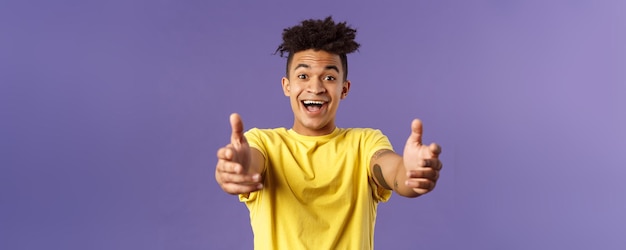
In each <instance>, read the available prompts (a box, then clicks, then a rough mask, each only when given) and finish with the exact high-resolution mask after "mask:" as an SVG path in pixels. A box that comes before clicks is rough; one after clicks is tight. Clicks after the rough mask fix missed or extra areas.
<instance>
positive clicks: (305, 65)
mask: <svg viewBox="0 0 626 250" xmlns="http://www.w3.org/2000/svg"><path fill="white" fill-rule="evenodd" d="M310 67H311V66H309V65H308V64H304V63H300V64H298V66H296V67H295V68H294V70H296V69H298V68H310Z"/></svg>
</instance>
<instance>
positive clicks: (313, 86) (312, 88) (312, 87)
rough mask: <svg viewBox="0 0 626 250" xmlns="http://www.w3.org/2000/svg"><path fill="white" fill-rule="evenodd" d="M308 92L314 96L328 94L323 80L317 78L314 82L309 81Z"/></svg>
mask: <svg viewBox="0 0 626 250" xmlns="http://www.w3.org/2000/svg"><path fill="white" fill-rule="evenodd" d="M307 91H308V92H309V93H313V94H316V95H317V94H322V93H324V92H326V89H325V88H324V83H323V82H322V80H321V79H317V78H315V79H314V80H311V81H309V85H308V86H307Z"/></svg>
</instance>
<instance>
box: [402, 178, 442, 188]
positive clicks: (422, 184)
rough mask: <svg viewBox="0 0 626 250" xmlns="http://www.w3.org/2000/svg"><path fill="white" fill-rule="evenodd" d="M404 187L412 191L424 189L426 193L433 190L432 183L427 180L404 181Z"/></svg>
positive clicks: (433, 183) (433, 184)
mask: <svg viewBox="0 0 626 250" xmlns="http://www.w3.org/2000/svg"><path fill="white" fill-rule="evenodd" d="M405 185H406V186H407V187H410V188H413V189H425V190H427V191H430V190H432V189H433V188H435V182H434V181H431V180H429V179H422V178H418V179H409V180H406V182H405Z"/></svg>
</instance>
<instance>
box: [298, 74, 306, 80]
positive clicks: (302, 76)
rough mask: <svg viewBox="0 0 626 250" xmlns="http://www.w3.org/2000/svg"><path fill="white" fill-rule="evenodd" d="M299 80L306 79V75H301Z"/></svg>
mask: <svg viewBox="0 0 626 250" xmlns="http://www.w3.org/2000/svg"><path fill="white" fill-rule="evenodd" d="M298 78H300V79H306V75H305V74H300V75H298Z"/></svg>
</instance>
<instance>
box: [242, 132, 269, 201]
mask: <svg viewBox="0 0 626 250" xmlns="http://www.w3.org/2000/svg"><path fill="white" fill-rule="evenodd" d="M244 136H245V137H246V140H247V141H248V145H250V148H255V149H257V150H259V152H261V154H262V155H263V158H264V159H265V160H266V162H265V163H264V164H265V166H267V151H266V150H265V146H264V144H263V141H262V131H261V130H260V129H258V128H252V129H250V130H248V131H247V132H245V133H244ZM257 194H258V192H252V193H245V194H240V195H239V201H241V202H248V201H252V200H254V199H255V198H256V196H257Z"/></svg>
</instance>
